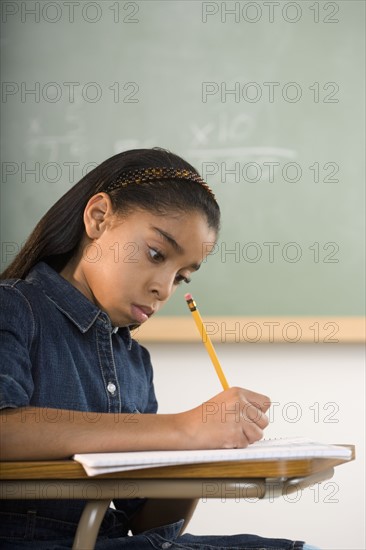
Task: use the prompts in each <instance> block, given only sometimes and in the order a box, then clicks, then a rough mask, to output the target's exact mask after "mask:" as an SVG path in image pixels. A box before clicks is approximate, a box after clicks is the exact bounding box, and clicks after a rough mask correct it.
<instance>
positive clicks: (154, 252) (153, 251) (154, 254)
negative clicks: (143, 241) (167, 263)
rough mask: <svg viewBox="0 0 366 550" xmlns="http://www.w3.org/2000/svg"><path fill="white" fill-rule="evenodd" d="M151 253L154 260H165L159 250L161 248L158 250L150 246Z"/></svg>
mask: <svg viewBox="0 0 366 550" xmlns="http://www.w3.org/2000/svg"><path fill="white" fill-rule="evenodd" d="M149 255H150V258H151V260H152V261H153V262H156V263H160V262H163V261H164V260H165V257H164V255H163V254H162V253H161V252H159V250H156V249H155V248H151V247H149Z"/></svg>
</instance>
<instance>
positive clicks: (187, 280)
mask: <svg viewBox="0 0 366 550" xmlns="http://www.w3.org/2000/svg"><path fill="white" fill-rule="evenodd" d="M183 282H185V283H187V284H188V283H190V282H191V279H190V278H189V277H184V276H183V275H177V276H176V278H175V284H177V285H180V284H181V283H183Z"/></svg>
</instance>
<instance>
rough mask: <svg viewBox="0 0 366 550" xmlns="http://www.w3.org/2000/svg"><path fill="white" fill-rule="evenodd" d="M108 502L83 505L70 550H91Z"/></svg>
mask: <svg viewBox="0 0 366 550" xmlns="http://www.w3.org/2000/svg"><path fill="white" fill-rule="evenodd" d="M110 502H111V501H110V500H109V499H108V500H92V501H90V502H88V503H87V504H86V505H85V508H84V510H83V513H82V515H81V518H80V520H79V525H78V528H77V531H76V534H75V538H74V544H73V545H72V550H86V549H91V550H92V549H93V548H94V546H95V543H96V541H97V537H98V532H99V528H100V525H101V523H102V521H103V518H104V515H105V513H106V511H107V509H108V506H109V505H110Z"/></svg>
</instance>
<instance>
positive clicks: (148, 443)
mask: <svg viewBox="0 0 366 550" xmlns="http://www.w3.org/2000/svg"><path fill="white" fill-rule="evenodd" d="M269 405H270V402H269V399H268V398H267V397H265V396H263V395H260V394H258V393H254V392H251V391H249V390H245V389H242V388H230V389H229V390H226V391H223V392H221V393H219V394H218V395H216V396H215V397H213V398H212V399H210V400H209V401H207V402H205V403H202V404H201V405H199V406H198V407H195V408H194V409H191V410H189V411H186V412H182V413H177V414H113V413H89V412H80V411H70V410H65V409H50V408H35V407H24V408H18V409H4V410H3V411H2V413H1V419H0V423H1V430H0V432H1V449H2V451H1V459H2V460H48V459H51V460H52V459H62V458H66V457H70V456H72V455H73V454H75V453H90V452H114V451H142V450H145V451H147V450H154V449H155V450H167V449H222V448H233V447H246V446H247V445H248V444H249V443H253V442H254V441H258V440H259V439H261V438H262V435H263V432H262V430H263V429H264V428H265V427H266V426H267V425H268V419H267V416H266V415H265V412H266V410H267V409H268V408H269Z"/></svg>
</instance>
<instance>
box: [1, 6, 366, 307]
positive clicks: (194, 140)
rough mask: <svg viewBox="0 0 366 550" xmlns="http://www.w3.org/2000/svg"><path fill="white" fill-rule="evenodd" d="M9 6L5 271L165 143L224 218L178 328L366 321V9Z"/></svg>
mask: <svg viewBox="0 0 366 550" xmlns="http://www.w3.org/2000/svg"><path fill="white" fill-rule="evenodd" d="M1 8H2V27H3V28H2V45H3V52H2V103H1V108H2V164H1V166H2V183H1V199H2V205H1V214H2V216H1V230H2V234H1V241H2V254H1V260H2V267H5V265H7V264H8V263H9V261H10V260H11V258H12V257H13V256H14V254H15V252H16V250H17V249H18V247H19V246H20V244H21V243H22V242H23V241H24V239H25V238H26V236H27V235H28V234H29V232H30V231H31V229H32V228H33V226H34V225H35V223H36V222H37V221H38V219H39V218H40V217H41V216H42V215H43V214H44V212H45V211H46V210H47V209H48V208H49V207H50V206H51V205H52V204H53V203H54V202H55V200H56V199H58V198H59V197H60V196H61V195H62V194H63V193H64V192H65V191H66V190H67V189H68V188H69V187H70V186H71V185H72V184H73V183H76V181H78V180H79V179H80V177H81V176H82V175H83V172H85V171H87V170H89V169H90V168H91V167H93V166H95V165H96V164H98V163H100V162H102V161H103V160H105V159H106V158H108V157H110V156H112V155H113V154H115V153H116V152H119V151H122V150H126V149H130V148H135V147H151V146H161V147H166V148H168V149H170V150H172V151H174V152H176V153H178V154H180V155H182V156H183V157H185V158H186V159H187V160H188V161H189V162H191V163H192V164H193V165H195V166H196V167H197V168H198V169H199V171H200V172H201V173H202V174H203V176H204V177H205V178H206V180H207V181H208V183H209V184H210V185H211V186H212V188H213V190H214V192H215V193H216V195H217V197H218V200H219V202H220V204H221V207H222V213H223V224H222V232H221V235H220V240H219V242H218V245H217V247H216V249H215V250H214V254H212V255H211V256H210V258H209V259H208V261H207V265H206V266H204V268H203V269H201V271H200V272H199V273H197V274H196V275H195V276H194V277H193V280H192V283H191V284H190V286H189V287H185V285H184V288H179V290H178V291H177V294H176V295H175V296H174V297H173V298H172V300H171V302H170V303H169V304H168V305H167V306H166V309H165V311H164V312H162V314H163V315H164V314H165V315H166V314H169V315H172V314H173V315H186V313H187V312H186V306H185V304H184V301H183V299H182V295H183V293H184V292H186V291H187V290H189V291H190V292H192V293H193V294H194V296H195V297H196V299H197V301H198V302H199V304H200V307H201V310H202V312H204V314H205V315H274V316H276V315H338V316H339V315H340V316H352V315H362V314H363V313H364V303H365V300H364V280H365V271H364V265H365V256H364V249H365V246H364V244H365V243H364V229H365V227H364V162H363V161H364V151H365V142H364V120H365V118H364V115H365V113H364V92H365V89H364V82H365V72H364V66H365V59H364V38H365V26H364V25H365V23H364V21H365V18H364V15H365V13H364V12H365V4H364V3H363V2H361V1H352V0H350V1H337V2H323V1H319V2H313V1H311V2H307V1H303V0H302V1H301V2H300V1H298V2H284V1H280V2H260V1H255V2H221V1H220V2H197V1H192V2H190V1H186V0H184V1H169V2H168V1H161V2H154V1H151V0H149V1H142V2H140V1H139V2H123V1H108V0H103V1H100V2H88V1H84V0H83V1H81V2H75V3H70V2H62V1H56V2H55V1H53V2H47V1H42V2H29V1H27V2H21V1H19V2H17V1H4V2H2V6H1Z"/></svg>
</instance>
